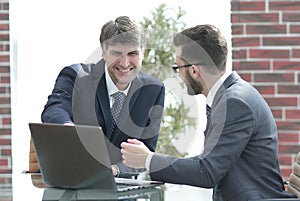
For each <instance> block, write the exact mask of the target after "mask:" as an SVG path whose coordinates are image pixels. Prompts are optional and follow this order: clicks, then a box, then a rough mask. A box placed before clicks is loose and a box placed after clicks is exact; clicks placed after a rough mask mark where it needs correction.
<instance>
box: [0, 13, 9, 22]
mask: <svg viewBox="0 0 300 201" xmlns="http://www.w3.org/2000/svg"><path fill="white" fill-rule="evenodd" d="M8 20H9V14H8V13H0V21H8Z"/></svg>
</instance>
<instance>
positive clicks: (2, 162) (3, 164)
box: [0, 158, 8, 166]
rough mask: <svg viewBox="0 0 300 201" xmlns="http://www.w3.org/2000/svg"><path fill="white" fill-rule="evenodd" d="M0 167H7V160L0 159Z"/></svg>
mask: <svg viewBox="0 0 300 201" xmlns="http://www.w3.org/2000/svg"><path fill="white" fill-rule="evenodd" d="M0 166H8V159H7V158H5V159H3V158H0Z"/></svg>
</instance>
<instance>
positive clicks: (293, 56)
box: [231, 0, 300, 179]
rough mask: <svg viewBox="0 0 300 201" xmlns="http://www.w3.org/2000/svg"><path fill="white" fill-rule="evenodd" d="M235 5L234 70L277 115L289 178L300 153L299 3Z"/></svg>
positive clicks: (275, 0)
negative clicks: (296, 157) (251, 85)
mask: <svg viewBox="0 0 300 201" xmlns="http://www.w3.org/2000/svg"><path fill="white" fill-rule="evenodd" d="M231 6H232V7H231V11H232V13H231V22H232V48H233V50H232V59H233V60H232V61H233V69H234V70H236V71H238V72H239V74H240V75H241V76H242V77H243V78H244V79H245V80H247V81H249V82H250V83H251V84H253V85H254V86H255V87H256V88H257V89H258V90H259V91H260V92H261V93H262V95H263V96H264V98H265V99H266V101H267V102H268V104H269V106H270V107H271V109H272V111H273V114H274V117H275V119H276V123H277V126H278V138H279V160H280V168H281V173H282V176H283V178H284V179H287V178H288V176H289V174H290V172H291V165H292V164H293V162H294V160H295V155H296V154H297V152H298V151H300V144H299V141H300V139H299V137H300V84H299V82H300V23H299V22H300V14H299V13H300V1H299V0H282V1H279V0H255V1H254V0H250V1H249V0H244V1H243V0H241V1H240V0H239V1H237V0H232V1H231Z"/></svg>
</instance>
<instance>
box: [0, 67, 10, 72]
mask: <svg viewBox="0 0 300 201" xmlns="http://www.w3.org/2000/svg"><path fill="white" fill-rule="evenodd" d="M9 72H10V67H9V66H0V73H9Z"/></svg>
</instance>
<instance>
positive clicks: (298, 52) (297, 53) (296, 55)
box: [292, 49, 300, 58]
mask: <svg viewBox="0 0 300 201" xmlns="http://www.w3.org/2000/svg"><path fill="white" fill-rule="evenodd" d="M292 57H293V58H300V49H293V50H292Z"/></svg>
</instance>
